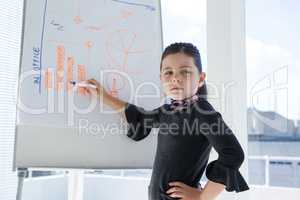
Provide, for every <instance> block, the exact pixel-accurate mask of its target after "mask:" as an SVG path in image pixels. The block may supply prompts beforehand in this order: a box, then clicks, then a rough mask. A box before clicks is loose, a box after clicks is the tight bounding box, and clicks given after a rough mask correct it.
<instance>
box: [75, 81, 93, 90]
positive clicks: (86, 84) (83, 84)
mask: <svg viewBox="0 0 300 200" xmlns="http://www.w3.org/2000/svg"><path fill="white" fill-rule="evenodd" d="M70 83H71V84H72V85H74V86H79V87H91V88H94V89H96V88H97V86H96V85H93V84H89V83H77V82H76V81H70Z"/></svg>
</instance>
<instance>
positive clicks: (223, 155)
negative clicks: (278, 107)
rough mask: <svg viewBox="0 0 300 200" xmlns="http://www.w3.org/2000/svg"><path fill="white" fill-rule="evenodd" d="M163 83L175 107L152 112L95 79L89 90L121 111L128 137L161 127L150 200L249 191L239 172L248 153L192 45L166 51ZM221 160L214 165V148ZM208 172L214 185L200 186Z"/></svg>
mask: <svg viewBox="0 0 300 200" xmlns="http://www.w3.org/2000/svg"><path fill="white" fill-rule="evenodd" d="M160 80H161V84H162V86H163V91H164V94H165V95H166V97H168V98H169V100H170V101H169V102H166V103H164V104H163V105H161V106H159V107H158V108H155V109H153V110H151V111H149V110H145V109H143V108H142V107H139V106H137V105H135V104H133V103H129V102H125V101H122V100H120V99H118V98H116V97H113V96H111V95H109V94H108V93H107V92H106V91H105V89H104V88H103V87H102V86H101V85H100V84H99V83H98V82H97V81H96V80H95V79H89V80H87V81H85V82H86V83H90V84H94V85H96V89H93V88H90V87H86V88H85V90H86V92H87V93H90V94H92V95H94V96H96V97H99V96H100V97H101V98H100V99H101V100H102V101H103V103H105V104H107V105H110V106H111V107H113V108H114V109H116V110H118V111H120V113H121V114H123V117H124V118H125V119H126V120H127V122H128V125H129V129H128V133H127V136H128V137H130V138H131V139H133V140H135V141H139V140H142V139H144V138H145V137H147V136H148V135H149V134H150V131H151V129H152V128H159V132H158V138H157V149H156V155H155V160H154V164H153V170H152V174H151V180H150V184H149V186H148V197H149V200H166V199H182V200H213V199H215V198H216V197H217V196H218V195H219V194H220V193H221V192H222V191H223V190H224V189H225V190H226V191H235V192H242V191H245V190H248V189H249V187H248V185H247V183H246V182H245V180H244V178H243V176H242V175H241V173H240V172H239V168H240V166H241V164H242V163H243V161H244V152H243V149H242V147H241V145H240V143H239V142H238V140H237V138H236V137H235V135H234V134H233V132H232V131H231V129H230V128H229V127H228V126H227V124H226V123H225V122H224V120H223V119H222V115H221V114H220V113H219V112H218V111H216V110H215V109H214V108H213V106H212V105H211V104H210V103H209V102H208V101H207V99H206V96H207V90H206V84H205V73H204V72H203V71H202V65H201V59H200V53H199V51H198V49H197V48H196V47H195V46H194V45H193V44H191V43H173V44H171V45H169V46H168V47H166V49H165V50H164V52H163V54H162V58H161V65H160ZM212 147H213V148H214V149H215V150H216V151H217V153H218V159H217V160H214V161H212V162H210V163H209V164H208V158H209V154H210V151H211V148H212ZM204 171H206V172H205V174H206V177H207V178H208V182H207V183H206V185H205V186H204V187H203V188H202V187H201V185H200V184H199V181H200V179H201V177H202V175H203V173H204Z"/></svg>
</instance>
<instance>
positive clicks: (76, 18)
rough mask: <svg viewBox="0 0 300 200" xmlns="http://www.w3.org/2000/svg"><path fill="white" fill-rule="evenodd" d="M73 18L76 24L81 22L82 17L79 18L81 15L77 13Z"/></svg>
mask: <svg viewBox="0 0 300 200" xmlns="http://www.w3.org/2000/svg"><path fill="white" fill-rule="evenodd" d="M73 20H74V22H75V23H76V24H80V23H82V19H81V17H80V16H79V15H77V16H75V17H74V19H73Z"/></svg>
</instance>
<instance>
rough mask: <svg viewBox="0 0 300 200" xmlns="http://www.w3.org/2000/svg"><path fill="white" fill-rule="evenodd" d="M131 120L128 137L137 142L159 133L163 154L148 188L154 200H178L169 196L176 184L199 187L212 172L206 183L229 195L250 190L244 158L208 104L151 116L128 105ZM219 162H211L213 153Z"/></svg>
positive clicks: (203, 102) (156, 161)
mask: <svg viewBox="0 0 300 200" xmlns="http://www.w3.org/2000/svg"><path fill="white" fill-rule="evenodd" d="M125 116H126V120H127V122H128V125H129V129H128V133H127V136H128V137H130V138H131V139H133V140H135V141H139V140H142V139H143V138H145V137H147V136H148V135H149V134H150V131H151V129H152V128H159V131H158V138H157V149H156V153H155V159H154V164H153V169H152V174H151V180H150V184H149V186H148V198H149V200H166V199H178V198H172V197H170V196H169V195H168V194H167V193H166V191H167V190H168V189H169V188H170V187H171V186H169V185H168V183H169V182H171V181H181V182H183V183H185V184H187V185H190V186H192V187H197V186H198V184H199V181H200V179H201V177H202V175H203V173H204V171H205V169H206V177H207V178H208V179H209V180H211V181H214V182H217V183H221V184H223V185H225V186H226V187H225V189H226V190H227V191H236V192H241V191H245V190H248V189H249V187H248V185H247V183H246V181H245V180H244V178H243V177H242V175H241V173H240V172H239V168H240V166H241V164H242V162H243V161H244V152H243V149H242V147H241V145H240V144H239V142H238V140H237V138H236V137H235V135H234V134H233V132H232V131H231V129H230V128H229V127H228V126H227V125H226V123H225V122H224V121H223V119H222V116H221V114H220V113H219V112H217V111H216V110H215V109H214V108H213V106H212V105H211V104H210V103H209V102H208V101H207V100H206V99H204V98H200V99H199V100H197V101H196V102H194V103H192V104H190V105H189V107H188V108H186V109H184V110H179V111H178V110H177V111H174V110H171V108H170V104H164V105H162V106H160V107H158V108H156V109H153V110H150V111H149V110H145V109H143V108H142V107H139V106H136V105H134V104H132V103H127V104H126V107H125ZM212 147H214V149H215V150H216V151H217V153H218V159H217V160H214V161H212V162H210V163H209V164H208V165H207V163H208V158H209V154H210V151H211V148H212Z"/></svg>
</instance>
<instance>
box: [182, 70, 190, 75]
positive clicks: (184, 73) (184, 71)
mask: <svg viewBox="0 0 300 200" xmlns="http://www.w3.org/2000/svg"><path fill="white" fill-rule="evenodd" d="M181 73H182V74H183V75H189V74H191V73H192V72H190V71H188V70H182V71H181Z"/></svg>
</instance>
